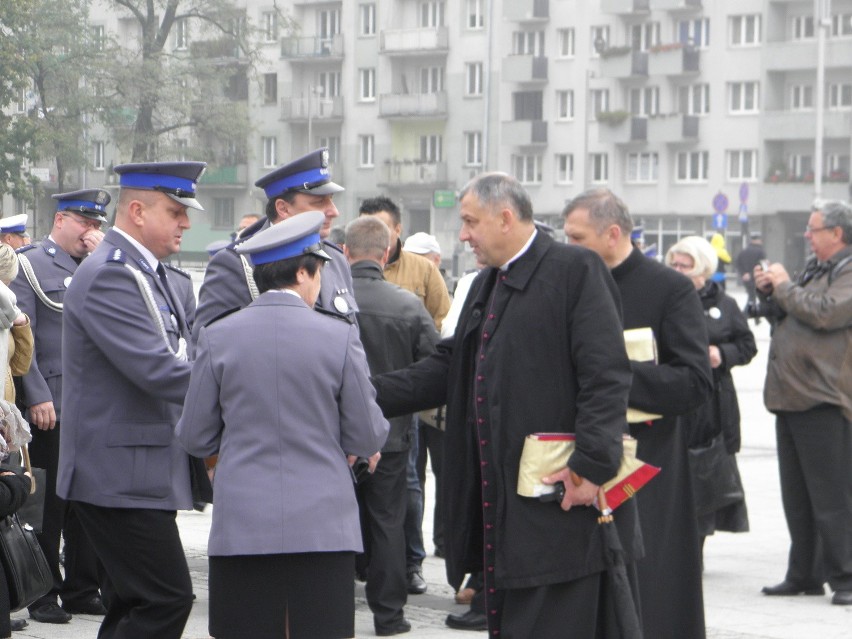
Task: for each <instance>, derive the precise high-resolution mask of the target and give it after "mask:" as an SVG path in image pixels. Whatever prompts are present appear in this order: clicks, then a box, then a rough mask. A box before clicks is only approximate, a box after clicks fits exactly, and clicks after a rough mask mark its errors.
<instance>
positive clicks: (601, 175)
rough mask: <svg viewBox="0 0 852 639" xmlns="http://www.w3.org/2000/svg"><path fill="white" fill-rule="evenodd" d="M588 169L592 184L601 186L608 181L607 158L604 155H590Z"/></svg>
mask: <svg viewBox="0 0 852 639" xmlns="http://www.w3.org/2000/svg"><path fill="white" fill-rule="evenodd" d="M589 167H590V169H591V173H592V175H591V178H592V183H593V184H601V183H603V182H608V181H609V156H608V155H607V154H606V153H592V154H590V155H589Z"/></svg>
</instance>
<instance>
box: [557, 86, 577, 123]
mask: <svg viewBox="0 0 852 639" xmlns="http://www.w3.org/2000/svg"><path fill="white" fill-rule="evenodd" d="M556 119H557V120H573V119H574V92H573V91H571V90H567V91H557V92H556Z"/></svg>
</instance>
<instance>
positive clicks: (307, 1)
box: [293, 0, 343, 7]
mask: <svg viewBox="0 0 852 639" xmlns="http://www.w3.org/2000/svg"><path fill="white" fill-rule="evenodd" d="M342 2H343V0H338V1H337V2H334V0H293V4H294V5H296V6H297V7H298V6H300V5H302V6H312V5H315V4H341V3H342Z"/></svg>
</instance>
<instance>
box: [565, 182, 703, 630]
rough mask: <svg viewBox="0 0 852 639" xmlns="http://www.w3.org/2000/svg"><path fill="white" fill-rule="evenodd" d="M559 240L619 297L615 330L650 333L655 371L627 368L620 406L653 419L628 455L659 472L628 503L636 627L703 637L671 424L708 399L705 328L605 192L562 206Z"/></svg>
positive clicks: (639, 428)
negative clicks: (609, 280)
mask: <svg viewBox="0 0 852 639" xmlns="http://www.w3.org/2000/svg"><path fill="white" fill-rule="evenodd" d="M564 214H565V235H566V237H567V238H568V240H569V241H570V242H571V243H573V244H580V245H582V246H586V247H588V248H591V249H592V250H594V251H595V252H597V253H598V254H599V255H600V256H601V257H602V258H603V260H604V262H606V265H607V266H608V267H609V268H610V269H611V272H612V276H613V277H614V278H615V283H616V284H617V285H618V289H619V291H621V302H622V307H623V312H624V328H625V329H630V328H641V327H650V328H651V329H653V331H654V336H655V337H656V340H657V348H658V351H659V363H658V364H654V363H653V362H631V368H632V370H633V384H632V386H631V388H630V407H631V408H636V409H639V410H642V411H645V412H647V413H653V414H657V415H662V418H661V419H657V420H654V421H652V422H647V423H638V424H631V427H630V433H631V434H632V435H633V436H634V437H635V438H636V439H638V440H639V446H638V449H637V452H636V455H637V457H639V459H641V460H642V461H645V462H647V463H649V464H653V465H654V466H660V467H661V468H662V471H661V472H660V474H659V475H658V476H657V477H656V478H654V481H652V482H650V483H649V484H648V485H647V486H646V487H645V488H644V489H643V490H642V492H641V493H640V494H639V495H638V496H637V500H638V503H639V514H640V520H641V522H642V534H643V538H644V540H645V558H644V559H642V560H641V561H640V562H638V568H639V591H640V595H641V601H642V623H643V628H644V632H645V637H648V638H649V639H650V638H651V637H653V638H654V639H668V638H670V639H703V637H704V636H705V631H704V602H703V596H702V589H701V551H700V548H699V538H698V530H697V525H696V519H695V508H694V505H693V499H692V489H691V483H690V475H689V468H688V466H687V464H688V459H687V445H686V444H687V439H688V438H687V433H685V432H683V431H684V429H685V427H686V424H688V423H689V422H687V421H682V420H681V419H680V418H679V417H678V416H679V415H684V414H686V413H689V412H690V411H693V410H695V409H696V408H698V407H699V406H701V405H702V404H703V403H704V402H706V401H707V400H708V398H709V397H710V393H711V391H712V382H711V380H712V377H711V373H710V360H709V356H708V354H707V346H708V343H709V342H708V340H707V329H706V326H705V321H704V312H703V309H702V308H701V302H700V300H699V298H698V295H696V293H695V287H694V286H693V284H692V282H691V281H690V280H689V279H688V278H686V277H685V276H683V275H681V274H680V273H677V272H676V271H674V270H673V269H670V268H667V267H665V266H663V265H662V264H660V263H658V262H656V261H655V260H652V259H650V258H648V257H646V256H645V255H643V254H642V252H641V251H640V250H639V249H637V248H635V247H634V246H633V245H632V244H631V242H630V231H631V230H632V228H633V222H632V221H631V219H630V215H629V214H628V212H627V207H626V206H625V205H624V203H623V202H622V201H621V200H619V199H618V198H617V197H616V196H615V195H613V194H612V193H611V192H610V191H609V190H607V189H593V190H590V191H586V192H585V193H582V194H581V195H579V196H577V197H576V198H575V199H574V200H572V201H571V202H569V203H568V206H567V207H566V208H565V211H564Z"/></svg>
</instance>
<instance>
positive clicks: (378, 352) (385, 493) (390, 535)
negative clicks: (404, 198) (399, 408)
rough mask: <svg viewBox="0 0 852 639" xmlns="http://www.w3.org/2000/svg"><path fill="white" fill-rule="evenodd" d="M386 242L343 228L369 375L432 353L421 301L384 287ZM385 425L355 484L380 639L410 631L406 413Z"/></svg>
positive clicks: (372, 225) (356, 224) (361, 222)
mask: <svg viewBox="0 0 852 639" xmlns="http://www.w3.org/2000/svg"><path fill="white" fill-rule="evenodd" d="M390 238H391V236H390V230H389V229H388V227H387V225H386V224H385V223H384V222H382V221H381V220H380V219H379V218H377V217H374V216H364V217H359V218H357V219H355V220H353V221H352V222H350V223H349V224H348V226H347V227H346V243H345V245H344V253H345V254H346V257H347V259H348V260H349V264H350V266H351V268H352V283H353V286H354V293H355V301H356V302H357V304H358V325H359V327H360V329H361V342H362V343H363V344H364V350H365V351H366V353H367V363H368V364H369V366H370V373H371V374H372V375H378V374H379V373H387V372H389V371H394V370H397V369H400V368H405V367H406V366H408V365H409V364H411V363H412V362H415V361H417V360H420V359H423V358H425V357H427V356H429V355H431V354H432V353H434V352H435V344H436V343H437V342H438V339H439V336H438V331H437V329H436V328H435V323H434V322H433V321H432V317H431V316H430V315H429V313H428V312H427V311H426V307H425V306H423V304H422V303H421V301H420V299H419V298H418V297H417V296H416V295H415V294H414V293H411V292H409V291H407V290H405V289H403V288H400V287H399V286H397V285H395V284H391V283H390V282H387V281H385V278H384V267H385V264H386V262H387V260H388V255H389V253H390V243H391V241H390ZM390 425H391V430H390V434H389V435H388V439H387V442H385V445H384V447H383V448H382V451H381V452H382V459H381V462H380V463H379V465H378V466H377V467H376V471H375V472H374V473H373V474H372V475H370V476H367V477H365V478H364V480H363V481H361V482H360V483H359V485H358V503H359V505H360V507H361V522H362V530H363V535H364V551H365V555H366V558H367V561H368V562H369V563H368V565H367V567H366V570H365V572H366V575H367V586H366V589H365V591H366V595H367V603H368V604H369V605H370V610H372V612H373V623H374V625H375V628H376V634H377V635H379V636H380V637H382V636H391V635H396V634H401V633H403V632H408V631H409V630H410V629H411V624H409V623H408V621H407V620H406V619H405V616H404V614H403V607H404V606H405V603H406V601H407V599H408V592H407V590H408V578H407V570H406V558H405V531H404V528H403V524H404V521H405V513H406V505H407V503H408V487H407V483H406V467H407V462H408V450H409V448H410V447H411V443H412V442H411V434H412V430H411V415H410V414H409V415H404V416H400V417H395V418H393V419H391V420H390ZM362 559H363V558H362Z"/></svg>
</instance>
